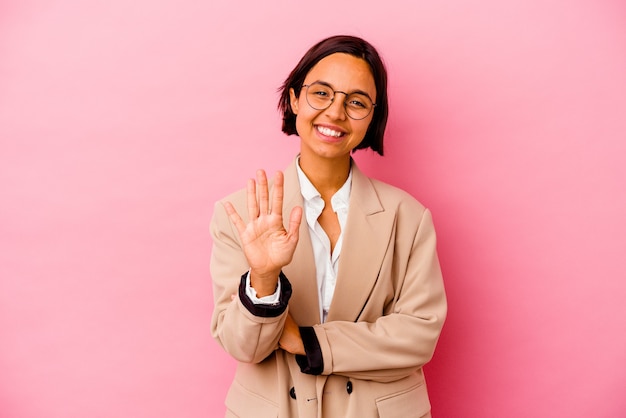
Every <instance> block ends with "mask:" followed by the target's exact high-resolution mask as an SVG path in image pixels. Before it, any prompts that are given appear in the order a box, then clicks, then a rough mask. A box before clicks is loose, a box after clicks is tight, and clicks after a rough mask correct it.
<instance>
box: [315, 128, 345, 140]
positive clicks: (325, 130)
mask: <svg viewBox="0 0 626 418" xmlns="http://www.w3.org/2000/svg"><path fill="white" fill-rule="evenodd" d="M317 130H318V131H319V132H320V133H321V134H322V135H326V136H334V137H335V138H339V137H340V136H342V135H343V132H337V131H334V130H332V129H330V128H326V127H325V126H318V127H317Z"/></svg>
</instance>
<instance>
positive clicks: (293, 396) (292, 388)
mask: <svg viewBox="0 0 626 418" xmlns="http://www.w3.org/2000/svg"><path fill="white" fill-rule="evenodd" d="M289 396H291V399H296V388H294V387H293V386H292V387H291V389H289Z"/></svg>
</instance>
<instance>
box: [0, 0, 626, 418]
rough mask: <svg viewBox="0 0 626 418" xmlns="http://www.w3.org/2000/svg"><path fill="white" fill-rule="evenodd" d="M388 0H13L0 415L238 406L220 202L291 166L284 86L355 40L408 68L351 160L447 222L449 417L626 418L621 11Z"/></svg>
mask: <svg viewBox="0 0 626 418" xmlns="http://www.w3.org/2000/svg"><path fill="white" fill-rule="evenodd" d="M220 3H223V4H220ZM393 3H394V2H391V3H389V2H386V3H384V4H385V6H384V7H383V6H381V3H380V2H379V1H375V0H359V1H345V2H336V1H330V0H322V1H318V2H313V3H308V4H306V5H305V4H302V3H299V2H286V1H278V0H273V1H269V2H267V1H266V2H257V1H250V2H247V3H246V4H243V5H242V4H239V2H230V3H228V4H226V2H217V1H209V2H207V1H193V0H192V1H182V2H181V1H174V0H161V1H158V2H153V1H145V0H144V1H142V0H136V1H132V2H129V1H122V0H110V1H108V2H85V1H79V0H66V1H62V0H46V1H43V0H20V1H18V0H8V1H7V0H5V1H4V2H2V3H0V186H1V189H0V190H1V191H2V193H0V416H2V417H3V418H4V417H6V418H39V417H45V418H66V417H133V418H142V417H145V418H160V417H163V418H169V417H185V418H187V417H188V418H195V417H197V418H200V417H213V416H220V415H221V414H222V413H223V406H222V402H223V398H224V395H225V392H226V388H227V386H228V384H229V381H230V378H231V376H232V372H233V366H234V363H233V362H232V361H231V360H230V359H229V358H228V357H227V356H226V355H225V354H224V353H223V352H222V351H221V349H220V348H219V347H218V346H217V344H215V343H214V342H213V341H212V339H211V338H210V335H209V317H210V314H211V306H212V299H211V284H210V277H209V273H208V259H209V249H210V238H209V233H208V222H209V218H210V215H211V211H212V204H213V202H214V201H215V200H216V199H217V198H218V197H221V196H222V195H224V194H225V193H227V192H229V191H232V190H234V189H236V188H239V187H241V186H243V185H244V184H245V180H246V178H247V177H248V176H250V175H251V173H252V172H253V170H254V169H255V168H257V167H265V168H267V169H269V170H274V169H279V168H283V167H285V166H286V165H287V163H288V162H289V160H290V159H291V158H292V156H293V155H294V153H295V152H296V150H297V141H296V140H295V139H293V138H288V137H285V136H283V135H282V134H281V133H280V131H279V115H278V114H277V113H276V111H275V102H276V94H275V90H276V88H277V87H278V86H279V85H280V83H281V81H282V80H283V78H284V77H285V76H286V75H287V73H288V72H289V70H290V69H291V67H292V66H293V65H294V64H295V62H296V61H297V60H298V59H299V57H300V56H301V54H302V53H304V51H305V50H306V48H308V46H310V45H311V44H312V43H313V42H315V41H317V40H319V39H320V38H322V37H325V36H328V35H331V34H335V33H339V32H342V33H350V34H356V35H360V36H363V37H365V38H367V39H369V40H370V41H371V42H372V43H374V44H375V45H376V46H378V47H379V49H380V50H381V52H382V53H383V55H384V58H385V59H386V61H387V63H388V67H389V72H390V77H391V84H390V95H391V106H392V113H391V119H390V127H389V131H388V137H387V156H386V157H385V158H378V157H375V156H374V155H372V154H371V153H358V154H357V156H356V157H357V160H358V162H359V164H360V165H361V167H362V168H363V169H364V171H366V172H367V173H369V174H371V175H373V176H376V177H379V178H381V179H384V180H387V181H389V182H391V183H394V184H397V185H399V186H401V187H403V188H405V189H407V190H408V191H410V192H411V193H413V194H414V195H415V196H417V197H418V198H419V199H420V200H421V201H423V202H424V203H425V204H426V205H427V206H429V207H430V208H431V209H432V210H433V213H434V217H435V222H436V225H437V227H438V231H439V248H440V256H441V260H442V264H443V269H444V273H445V278H446V283H447V289H448V295H449V302H450V315H449V320H448V322H447V324H446V327H445V328H444V332H443V335H442V338H441V341H440V345H439V347H438V351H437V353H436V356H435V359H434V360H433V362H432V363H431V364H430V365H429V366H428V369H427V374H428V378H429V385H430V391H431V396H432V403H433V408H434V413H435V416H437V417H447V418H448V417H452V418H455V417H460V418H468V417H469V418H474V417H476V418H483V417H513V418H515V417H528V416H531V417H535V416H536V417H539V416H540V417H568V418H570V417H588V416H593V417H618V416H626V400H625V399H626V398H625V397H624V388H625V387H626V369H625V366H624V365H625V364H626V332H625V330H626V303H625V298H624V296H626V280H624V279H626V253H625V251H626V250H625V249H626V193H625V186H626V164H625V159H626V158H625V155H626V76H625V75H626V53H625V51H626V6H624V4H623V2H621V1H610V0H605V1H591V0H588V1H583V0H568V1H566V0H512V1H507V2H502V1H498V0H483V1H459V0H453V1H448V2H433V1H423V2H408V1H407V2H395V3H398V4H393ZM409 4H410V5H409ZM243 167H248V169H242V168H243Z"/></svg>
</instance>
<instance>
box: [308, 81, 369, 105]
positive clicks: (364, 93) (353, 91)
mask: <svg viewBox="0 0 626 418" xmlns="http://www.w3.org/2000/svg"><path fill="white" fill-rule="evenodd" d="M313 83H317V84H322V85H324V86H327V87H329V88H330V89H332V90H333V91H338V92H340V93H347V94H348V95H350V94H355V93H356V94H362V95H363V96H367V98H368V99H370V100H371V101H372V102H374V99H372V97H371V96H370V95H369V94H368V93H367V92H364V91H363V90H359V89H357V90H352V91H349V92H345V91H341V90H335V88H334V87H333V86H332V85H331V84H330V83H328V82H326V81H322V80H315V81H313V82H311V83H309V84H313Z"/></svg>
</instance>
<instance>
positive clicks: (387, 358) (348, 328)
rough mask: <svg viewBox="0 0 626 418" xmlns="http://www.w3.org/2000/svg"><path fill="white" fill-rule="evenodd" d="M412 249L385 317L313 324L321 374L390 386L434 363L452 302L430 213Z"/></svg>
mask: <svg viewBox="0 0 626 418" xmlns="http://www.w3.org/2000/svg"><path fill="white" fill-rule="evenodd" d="M413 216H414V214H413ZM409 251H410V252H409V257H408V261H406V262H405V264H404V266H403V267H402V269H401V270H402V276H403V277H402V278H401V280H400V283H401V286H400V288H399V290H398V291H397V296H396V297H395V300H394V301H393V302H392V305H391V306H390V308H389V309H386V311H387V312H386V313H385V314H384V315H382V316H380V317H379V318H377V319H375V320H372V321H371V322H368V321H367V320H365V321H361V320H359V321H357V322H349V321H332V322H327V323H324V324H320V325H315V326H313V330H314V331H315V336H316V337H317V342H318V344H319V350H320V351H321V356H322V362H323V370H321V374H323V375H328V374H331V373H333V374H338V375H344V376H347V377H352V378H355V379H365V380H373V381H380V382H389V381H394V380H397V379H400V378H403V377H405V376H408V375H409V374H411V373H413V372H415V371H416V370H417V369H419V368H421V367H422V366H423V365H424V364H426V363H427V362H428V361H430V359H431V358H432V356H433V353H434V350H435V346H436V343H437V340H438V338H439V335H440V332H441V329H442V326H443V323H444V321H445V317H446V313H447V303H446V296H445V291H444V286H443V279H442V274H441V269H440V266H439V261H438V257H437V251H436V237H435V229H434V226H433V222H432V217H431V215H430V212H429V211H428V210H424V211H423V213H422V217H421V220H420V222H419V226H418V228H417V231H416V233H415V235H414V239H413V242H412V244H411V245H410V250H409ZM386 274H395V273H391V272H389V273H386ZM380 279H381V280H385V279H391V278H389V277H387V278H385V277H381V278H380ZM307 354H308V353H307Z"/></svg>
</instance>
